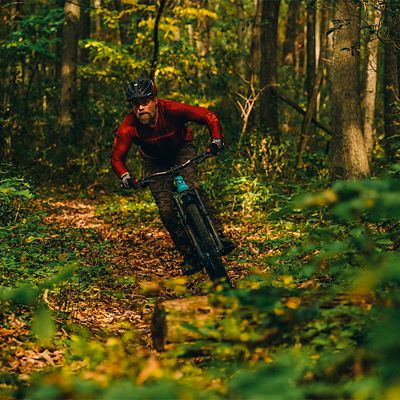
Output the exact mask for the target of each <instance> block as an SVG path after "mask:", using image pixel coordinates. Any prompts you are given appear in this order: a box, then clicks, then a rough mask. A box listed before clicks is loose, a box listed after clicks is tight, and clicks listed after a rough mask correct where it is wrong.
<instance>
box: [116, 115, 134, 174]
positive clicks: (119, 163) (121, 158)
mask: <svg viewBox="0 0 400 400" xmlns="http://www.w3.org/2000/svg"><path fill="white" fill-rule="evenodd" d="M131 122H132V116H131V115H130V114H128V115H127V116H126V117H125V118H124V120H123V121H122V123H121V125H120V127H119V128H118V131H117V133H116V135H115V138H114V144H113V148H112V152H111V165H112V167H113V169H114V171H115V173H116V174H117V175H118V176H121V175H123V174H124V173H125V172H128V170H127V168H126V165H125V161H126V156H127V153H128V151H129V149H130V148H131V146H132V142H133V141H134V139H135V138H136V137H137V131H136V128H135V127H134V126H132V125H131V124H130V123H131Z"/></svg>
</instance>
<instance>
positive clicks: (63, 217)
mask: <svg viewBox="0 0 400 400" xmlns="http://www.w3.org/2000/svg"><path fill="white" fill-rule="evenodd" d="M47 205H48V209H49V214H48V216H47V217H46V219H45V222H46V223H47V224H49V225H51V226H54V227H57V228H68V229H71V228H72V229H74V228H76V229H81V230H85V229H88V230H89V229H90V230H94V231H95V232H96V233H98V234H99V236H100V238H101V239H100V240H101V241H103V242H104V243H107V246H108V248H110V249H111V251H112V253H111V254H110V253H108V254H106V257H107V264H109V265H108V266H107V268H108V270H109V272H110V274H111V279H110V276H108V277H107V278H105V282H103V283H97V285H99V286H96V284H94V285H91V286H90V287H89V288H88V289H86V290H85V291H84V292H81V293H80V295H79V297H78V298H77V297H76V295H75V294H72V295H71V293H73V290H72V291H69V289H68V288H66V289H65V290H64V295H63V296H61V297H62V300H60V298H59V296H57V297H58V299H57V298H56V297H53V299H52V298H51V296H50V300H49V301H50V303H51V306H52V307H54V308H56V309H58V310H61V311H64V312H68V313H69V318H70V320H71V322H74V323H78V324H80V325H84V326H86V327H88V328H89V329H90V331H91V332H92V333H96V332H100V331H103V332H104V331H108V333H115V334H118V333H121V332H123V331H124V330H126V323H127V322H128V323H129V324H131V325H132V326H133V327H134V329H137V331H138V340H139V341H140V343H141V344H142V345H143V346H145V347H151V337H150V317H151V313H152V310H153V307H154V302H155V298H154V297H153V298H152V297H147V296H145V295H144V292H146V291H147V292H149V291H153V292H157V293H155V294H156V295H157V299H158V300H160V299H168V298H174V297H176V295H174V293H173V292H171V291H168V290H165V289H163V288H160V287H159V285H158V282H159V281H160V280H165V279H167V280H168V279H172V278H176V277H179V276H181V275H180V270H179V264H180V261H181V259H180V256H179V255H178V253H177V252H176V251H175V250H174V247H173V243H172V241H171V239H170V238H169V235H168V234H167V232H166V231H165V230H164V229H163V228H162V226H161V224H160V223H158V222H155V223H147V224H141V225H139V226H135V227H133V228H130V227H127V226H116V225H112V224H110V223H108V222H106V221H104V219H103V218H102V217H101V216H99V215H97V214H96V206H97V205H98V202H96V201H94V200H88V199H79V200H76V199H73V200H62V201H60V200H49V201H47ZM121 218H123V217H121ZM119 222H121V221H119ZM89 253H90V252H89ZM88 256H89V255H88ZM90 256H91V257H93V254H91V255H90ZM90 256H89V258H90ZM100 256H101V255H100ZM103 256H104V255H103ZM88 262H89V263H90V259H89V260H88ZM189 288H190V285H189ZM65 291H66V292H67V293H68V291H69V295H67V296H65ZM193 291H194V294H197V293H196V289H193ZM116 294H117V296H115V295H116ZM65 297H67V299H65ZM117 297H119V298H117ZM124 323H125V324H124Z"/></svg>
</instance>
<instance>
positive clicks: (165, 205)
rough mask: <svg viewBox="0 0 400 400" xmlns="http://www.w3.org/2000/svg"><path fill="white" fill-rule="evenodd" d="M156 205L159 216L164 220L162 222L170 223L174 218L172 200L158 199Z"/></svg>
mask: <svg viewBox="0 0 400 400" xmlns="http://www.w3.org/2000/svg"><path fill="white" fill-rule="evenodd" d="M157 206H158V210H159V213H160V217H161V219H162V220H163V221H164V223H167V224H171V223H173V222H174V221H175V220H176V212H175V207H174V204H173V203H172V202H169V201H159V202H157Z"/></svg>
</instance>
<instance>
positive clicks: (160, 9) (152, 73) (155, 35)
mask: <svg viewBox="0 0 400 400" xmlns="http://www.w3.org/2000/svg"><path fill="white" fill-rule="evenodd" d="M166 1H167V0H160V4H159V6H158V7H157V15H156V20H155V23H154V31H153V58H152V60H151V68H150V79H153V80H154V77H155V74H156V69H157V64H158V51H159V42H158V28H159V25H160V19H161V16H162V13H163V10H164V6H165V3H166Z"/></svg>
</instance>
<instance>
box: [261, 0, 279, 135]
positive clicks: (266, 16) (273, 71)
mask: <svg viewBox="0 0 400 400" xmlns="http://www.w3.org/2000/svg"><path fill="white" fill-rule="evenodd" d="M279 6H280V0H263V3H262V18H261V21H262V24H261V66H260V67H261V68H260V70H261V71H260V86H261V88H264V91H263V94H262V96H261V102H260V106H261V110H260V117H261V121H260V122H261V124H260V125H261V126H264V127H265V128H267V129H268V130H269V131H270V133H271V134H272V135H273V136H274V137H275V139H276V142H279V120H278V99H277V97H276V96H275V95H274V89H275V88H276V85H277V78H278V71H277V67H278V65H277V61H278V16H279Z"/></svg>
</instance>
